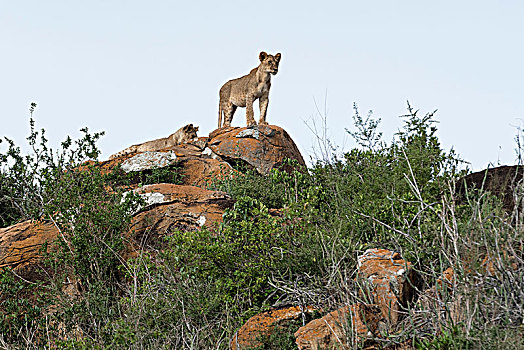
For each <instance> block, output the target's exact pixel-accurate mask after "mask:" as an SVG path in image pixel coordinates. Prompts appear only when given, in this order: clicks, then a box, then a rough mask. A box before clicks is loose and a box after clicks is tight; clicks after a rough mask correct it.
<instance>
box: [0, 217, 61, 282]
mask: <svg viewBox="0 0 524 350" xmlns="http://www.w3.org/2000/svg"><path fill="white" fill-rule="evenodd" d="M58 234H59V231H58V229H57V228H56V226H55V225H54V224H53V223H51V222H42V221H36V220H28V221H24V222H21V223H18V224H16V225H12V226H9V227H5V228H0V269H2V268H5V267H10V268H13V269H14V270H15V271H16V272H17V274H19V275H21V276H22V277H23V278H25V279H29V280H34V279H36V276H35V273H37V271H36V269H35V267H36V264H37V263H38V261H39V260H40V259H41V257H42V255H41V252H40V250H41V248H42V246H43V245H44V244H46V243H49V242H52V241H54V240H55V239H56V238H57V237H58Z"/></svg>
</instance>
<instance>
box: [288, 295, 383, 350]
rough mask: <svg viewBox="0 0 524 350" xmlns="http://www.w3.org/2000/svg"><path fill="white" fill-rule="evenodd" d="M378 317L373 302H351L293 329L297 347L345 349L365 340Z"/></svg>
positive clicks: (375, 325)
mask: <svg viewBox="0 0 524 350" xmlns="http://www.w3.org/2000/svg"><path fill="white" fill-rule="evenodd" d="M381 320H382V312H381V310H380V308H379V307H378V306H377V305H367V304H361V303H359V304H354V305H351V306H350V307H348V306H345V307H343V308H341V309H338V310H335V311H333V312H331V313H329V314H327V315H326V316H324V317H322V318H319V319H316V320H313V321H311V322H309V323H308V324H306V325H305V326H304V327H301V328H299V329H298V331H296V333H295V337H296V338H297V340H296V344H297V346H298V349H299V350H321V349H346V348H349V346H350V345H351V346H352V347H354V346H357V345H358V344H359V343H360V344H361V345H362V343H366V339H367V338H369V337H371V336H373V335H374V334H375V333H376V332H377V330H378V328H379V323H380V322H381Z"/></svg>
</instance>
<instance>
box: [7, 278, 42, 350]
mask: <svg viewBox="0 0 524 350" xmlns="http://www.w3.org/2000/svg"><path fill="white" fill-rule="evenodd" d="M40 288H41V285H40V284H36V283H29V282H27V281H24V280H22V279H21V278H19V277H17V276H16V275H15V274H14V273H13V271H12V270H11V269H8V268H7V269H3V270H2V271H1V272H0V334H1V336H0V339H2V340H3V341H6V340H7V341H10V342H13V343H20V342H22V341H23V340H24V338H25V337H28V336H30V337H31V334H30V333H33V332H34V333H37V337H36V338H35V342H36V343H37V344H40V345H44V344H45V339H44V338H43V335H44V330H45V329H46V318H45V314H46V312H47V310H46V308H47V306H48V303H47V302H46V301H45V300H43V299H42V295H41V294H42V292H41V289H40ZM28 333H29V334H28Z"/></svg>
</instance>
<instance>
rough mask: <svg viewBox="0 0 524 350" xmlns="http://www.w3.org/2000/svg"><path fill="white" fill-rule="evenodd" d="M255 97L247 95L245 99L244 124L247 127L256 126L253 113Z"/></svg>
mask: <svg viewBox="0 0 524 350" xmlns="http://www.w3.org/2000/svg"><path fill="white" fill-rule="evenodd" d="M254 102H255V97H254V96H253V95H247V97H246V124H247V126H248V127H249V126H253V125H257V122H256V121H255V112H254V111H253V103H254Z"/></svg>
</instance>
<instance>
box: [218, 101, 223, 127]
mask: <svg viewBox="0 0 524 350" xmlns="http://www.w3.org/2000/svg"><path fill="white" fill-rule="evenodd" d="M221 127H222V101H220V102H219V103H218V128H219V129H220V128H221Z"/></svg>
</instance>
